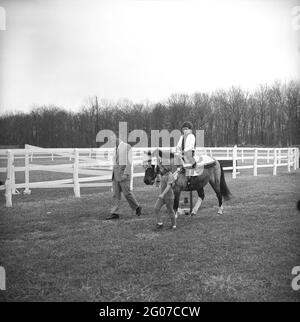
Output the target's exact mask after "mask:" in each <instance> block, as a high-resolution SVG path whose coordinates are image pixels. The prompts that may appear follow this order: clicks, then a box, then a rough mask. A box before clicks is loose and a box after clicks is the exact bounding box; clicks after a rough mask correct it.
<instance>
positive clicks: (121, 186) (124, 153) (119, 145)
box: [106, 138, 142, 220]
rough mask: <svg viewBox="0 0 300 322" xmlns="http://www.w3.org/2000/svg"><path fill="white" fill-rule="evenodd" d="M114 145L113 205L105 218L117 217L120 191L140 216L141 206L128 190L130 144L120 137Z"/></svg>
mask: <svg viewBox="0 0 300 322" xmlns="http://www.w3.org/2000/svg"><path fill="white" fill-rule="evenodd" d="M114 145H115V158H114V166H113V173H112V188H113V207H112V209H111V211H110V215H109V216H108V217H106V219H107V220H109V219H119V217H120V209H119V208H120V202H121V193H123V195H124V197H125V198H126V200H127V202H128V204H129V206H130V208H131V209H132V210H133V211H135V213H136V215H137V216H140V215H141V214H142V208H141V207H140V205H139V203H138V202H137V200H136V198H135V196H134V194H133V192H132V191H131V190H130V181H131V163H132V150H131V146H130V145H129V144H127V143H125V142H123V141H122V140H121V139H120V138H116V139H115V144H114Z"/></svg>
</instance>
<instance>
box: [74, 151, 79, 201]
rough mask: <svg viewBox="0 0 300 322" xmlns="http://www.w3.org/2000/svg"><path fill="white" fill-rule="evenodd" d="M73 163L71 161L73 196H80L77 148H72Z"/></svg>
mask: <svg viewBox="0 0 300 322" xmlns="http://www.w3.org/2000/svg"><path fill="white" fill-rule="evenodd" d="M74 154H75V158H74V163H73V181H74V194H75V197H77V198H80V186H79V178H78V165H79V153H78V149H74Z"/></svg>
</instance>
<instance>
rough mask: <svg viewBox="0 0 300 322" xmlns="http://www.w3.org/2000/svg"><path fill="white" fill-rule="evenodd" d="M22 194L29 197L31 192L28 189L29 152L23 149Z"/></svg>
mask: <svg viewBox="0 0 300 322" xmlns="http://www.w3.org/2000/svg"><path fill="white" fill-rule="evenodd" d="M24 194H26V195H30V194H31V191H30V189H29V152H28V150H27V148H25V190H24Z"/></svg>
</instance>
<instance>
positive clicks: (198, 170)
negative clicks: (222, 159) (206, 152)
mask: <svg viewBox="0 0 300 322" xmlns="http://www.w3.org/2000/svg"><path fill="white" fill-rule="evenodd" d="M215 164H216V161H215V160H212V162H210V163H208V164H205V165H204V166H203V164H202V165H200V166H199V165H198V166H197V167H196V168H195V169H185V175H186V176H187V177H197V176H200V175H201V174H202V173H203V170H204V169H209V168H211V167H213V166H214V165H215Z"/></svg>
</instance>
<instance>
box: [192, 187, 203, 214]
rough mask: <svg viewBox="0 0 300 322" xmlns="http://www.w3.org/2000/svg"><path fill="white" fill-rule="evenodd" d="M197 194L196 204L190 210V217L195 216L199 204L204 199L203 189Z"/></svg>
mask: <svg viewBox="0 0 300 322" xmlns="http://www.w3.org/2000/svg"><path fill="white" fill-rule="evenodd" d="M197 193H198V200H197V202H196V204H195V206H194V208H193V210H192V213H191V216H195V215H197V212H198V210H199V208H200V206H201V203H202V201H203V199H204V197H205V196H204V189H203V188H200V189H198V190H197Z"/></svg>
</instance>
